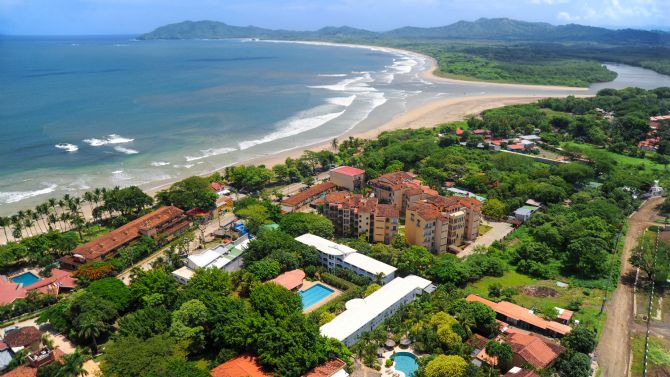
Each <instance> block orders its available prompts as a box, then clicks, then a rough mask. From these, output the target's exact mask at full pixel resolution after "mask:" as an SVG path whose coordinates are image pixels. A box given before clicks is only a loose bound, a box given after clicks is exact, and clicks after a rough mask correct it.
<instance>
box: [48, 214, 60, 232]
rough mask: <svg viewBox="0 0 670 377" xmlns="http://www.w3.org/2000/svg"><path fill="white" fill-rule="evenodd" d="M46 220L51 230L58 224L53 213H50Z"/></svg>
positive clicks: (56, 217)
mask: <svg viewBox="0 0 670 377" xmlns="http://www.w3.org/2000/svg"><path fill="white" fill-rule="evenodd" d="M47 220H48V221H49V228H51V229H53V228H54V226H55V225H56V223H58V216H56V214H55V213H50V214H49V216H48V217H47Z"/></svg>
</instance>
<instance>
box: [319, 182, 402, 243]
mask: <svg viewBox="0 0 670 377" xmlns="http://www.w3.org/2000/svg"><path fill="white" fill-rule="evenodd" d="M323 214H324V216H326V217H327V218H328V219H330V221H332V222H333V225H334V226H335V234H337V235H339V236H348V237H359V236H361V235H365V236H366V237H367V238H368V240H369V241H370V242H384V243H389V242H391V240H392V239H393V237H394V236H395V235H396V234H398V225H399V224H398V220H399V217H400V212H399V211H398V209H396V208H395V207H394V206H393V205H390V204H379V201H378V200H377V198H367V197H364V196H363V195H360V194H353V193H350V192H346V191H336V192H332V193H330V194H328V195H326V197H325V198H324V205H323Z"/></svg>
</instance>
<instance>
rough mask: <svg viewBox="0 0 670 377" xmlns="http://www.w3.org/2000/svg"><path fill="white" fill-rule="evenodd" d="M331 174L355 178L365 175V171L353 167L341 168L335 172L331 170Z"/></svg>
mask: <svg viewBox="0 0 670 377" xmlns="http://www.w3.org/2000/svg"><path fill="white" fill-rule="evenodd" d="M331 173H338V174H343V175H348V176H350V177H354V176H357V175H361V174H365V170H363V169H359V168H355V167H353V166H340V167H337V168H335V169H333V170H331Z"/></svg>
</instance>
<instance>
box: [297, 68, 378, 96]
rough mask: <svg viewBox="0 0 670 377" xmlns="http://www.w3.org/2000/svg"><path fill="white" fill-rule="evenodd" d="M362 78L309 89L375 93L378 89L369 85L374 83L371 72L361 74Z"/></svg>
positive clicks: (314, 86) (313, 86) (358, 77)
mask: <svg viewBox="0 0 670 377" xmlns="http://www.w3.org/2000/svg"><path fill="white" fill-rule="evenodd" d="M360 74H362V76H357V77H353V78H350V79H345V80H342V81H340V82H338V83H336V84H331V85H312V86H308V88H312V89H326V90H332V91H334V92H374V91H376V90H377V89H375V88H373V87H371V86H370V85H368V83H370V82H372V81H374V80H373V79H372V77H371V76H370V73H369V72H360Z"/></svg>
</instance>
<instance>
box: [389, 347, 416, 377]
mask: <svg viewBox="0 0 670 377" xmlns="http://www.w3.org/2000/svg"><path fill="white" fill-rule="evenodd" d="M391 359H392V360H393V361H395V365H394V366H393V367H394V368H395V369H396V370H399V371H401V372H403V373H405V377H412V376H413V375H414V372H416V370H417V369H419V363H417V362H416V356H414V354H413V353H410V352H398V353H396V354H395V355H393V356H391Z"/></svg>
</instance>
